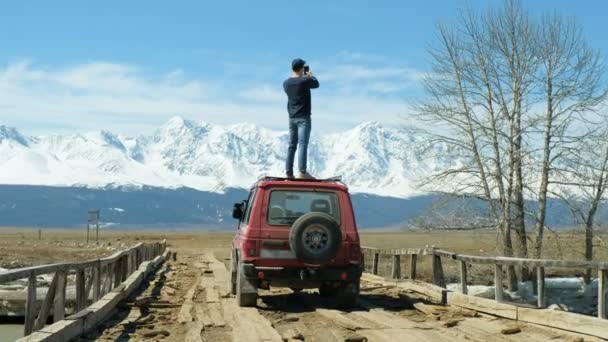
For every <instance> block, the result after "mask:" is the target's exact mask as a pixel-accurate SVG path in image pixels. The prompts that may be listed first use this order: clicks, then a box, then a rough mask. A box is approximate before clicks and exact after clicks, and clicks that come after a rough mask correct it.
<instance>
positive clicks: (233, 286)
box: [230, 250, 237, 295]
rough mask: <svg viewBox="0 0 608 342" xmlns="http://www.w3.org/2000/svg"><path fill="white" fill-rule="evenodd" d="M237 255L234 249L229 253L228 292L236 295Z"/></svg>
mask: <svg viewBox="0 0 608 342" xmlns="http://www.w3.org/2000/svg"><path fill="white" fill-rule="evenodd" d="M236 262H237V257H236V253H235V252H234V250H233V251H232V253H230V294H231V295H236V271H237V263H236Z"/></svg>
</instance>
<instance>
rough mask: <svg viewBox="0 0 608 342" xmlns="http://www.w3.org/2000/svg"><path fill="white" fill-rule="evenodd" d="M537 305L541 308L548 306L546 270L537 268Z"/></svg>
mask: <svg viewBox="0 0 608 342" xmlns="http://www.w3.org/2000/svg"><path fill="white" fill-rule="evenodd" d="M536 284H537V285H536V305H537V306H538V307H539V308H541V309H542V308H544V307H546V306H547V298H546V296H545V268H544V267H540V266H539V267H537V268H536Z"/></svg>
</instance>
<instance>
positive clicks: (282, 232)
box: [231, 177, 361, 306]
mask: <svg viewBox="0 0 608 342" xmlns="http://www.w3.org/2000/svg"><path fill="white" fill-rule="evenodd" d="M232 216H233V217H234V218H236V219H238V220H239V229H238V232H237V234H236V236H235V238H234V240H233V242H232V261H231V265H232V267H231V275H232V279H231V282H232V293H233V294H236V296H237V301H238V303H239V305H240V306H255V305H256V302H257V291H258V289H259V288H261V289H268V288H269V287H270V286H277V287H289V288H291V289H292V290H293V291H294V292H297V291H300V290H302V289H304V288H318V289H319V293H320V295H321V296H323V297H334V298H336V299H337V301H338V304H339V305H340V306H352V305H355V304H356V301H357V297H358V296H359V279H360V278H361V248H360V244H359V234H358V233H357V225H356V223H355V217H354V213H353V207H352V203H351V200H350V196H349V194H348V188H347V187H346V186H345V185H343V184H342V183H340V180H339V179H338V178H333V179H325V180H312V181H311V180H289V179H285V178H273V177H265V178H262V179H260V180H259V181H258V182H257V183H255V184H254V186H253V187H252V188H251V192H250V193H249V198H248V199H247V200H246V201H243V202H242V203H236V204H235V205H234V209H233V213H232Z"/></svg>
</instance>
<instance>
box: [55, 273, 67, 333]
mask: <svg viewBox="0 0 608 342" xmlns="http://www.w3.org/2000/svg"><path fill="white" fill-rule="evenodd" d="M66 277H67V274H66V272H65V271H57V273H55V278H57V287H56V288H55V300H54V301H53V322H58V321H60V320H62V319H63V317H65V285H66V283H67V279H66Z"/></svg>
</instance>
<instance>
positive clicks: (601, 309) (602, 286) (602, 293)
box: [597, 269, 608, 319]
mask: <svg viewBox="0 0 608 342" xmlns="http://www.w3.org/2000/svg"><path fill="white" fill-rule="evenodd" d="M607 275H608V270H601V269H600V270H598V271H597V317H599V318H603V319H606V276H607Z"/></svg>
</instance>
